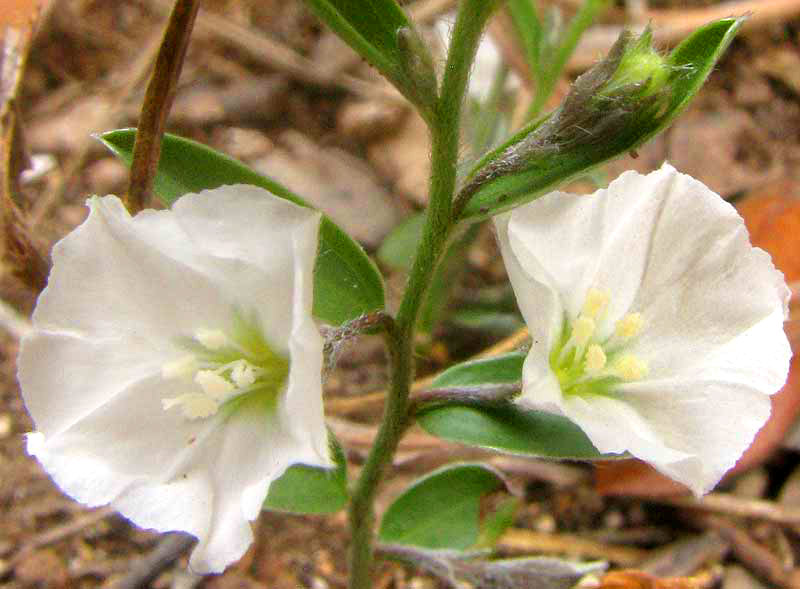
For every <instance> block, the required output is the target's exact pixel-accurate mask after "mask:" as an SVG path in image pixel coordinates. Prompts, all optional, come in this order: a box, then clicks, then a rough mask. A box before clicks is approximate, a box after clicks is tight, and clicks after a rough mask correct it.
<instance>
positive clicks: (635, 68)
mask: <svg viewBox="0 0 800 589" xmlns="http://www.w3.org/2000/svg"><path fill="white" fill-rule="evenodd" d="M652 36H653V35H652V31H651V30H650V29H649V28H648V29H645V31H644V32H643V33H642V35H641V36H640V37H639V38H638V39H637V40H636V41H635V42H632V43H629V44H628V46H627V47H626V48H625V52H624V53H623V54H622V57H621V58H620V60H619V65H617V69H616V71H615V72H614V74H613V75H612V76H611V79H610V80H609V81H608V83H607V84H606V86H605V87H604V88H603V89H602V90H601V94H602V95H604V96H609V97H610V96H614V95H615V94H616V93H618V92H634V93H638V94H639V96H640V97H646V96H652V95H653V94H655V93H656V92H659V91H660V90H662V89H663V88H664V87H665V86H666V84H667V82H668V80H669V76H670V72H671V71H672V70H673V69H674V68H673V67H671V66H670V65H669V64H668V63H667V61H666V59H664V57H662V56H661V55H660V54H659V53H658V52H657V51H656V50H655V49H653V46H652V44H651V40H652Z"/></svg>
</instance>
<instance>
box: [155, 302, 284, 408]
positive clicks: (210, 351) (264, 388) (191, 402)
mask: <svg viewBox="0 0 800 589" xmlns="http://www.w3.org/2000/svg"><path fill="white" fill-rule="evenodd" d="M181 347H183V348H185V349H186V350H187V354H186V355H185V356H182V357H180V358H178V359H176V360H173V361H171V362H167V363H166V364H164V365H163V366H162V367H161V374H162V376H163V377H164V378H165V379H180V380H183V381H185V382H186V383H187V389H189V390H187V392H185V393H183V394H181V395H179V396H177V397H171V398H167V399H162V400H161V404H162V406H163V408H164V410H165V411H169V410H171V409H173V408H178V409H180V411H181V412H182V413H183V416H184V417H185V418H186V419H189V420H196V419H205V418H207V417H211V416H212V415H215V414H216V413H217V412H218V411H219V410H220V408H222V407H223V406H226V407H231V408H233V407H235V406H239V405H240V404H242V403H244V402H260V403H262V404H263V405H264V406H267V407H274V404H275V401H276V400H277V397H278V394H279V393H280V391H281V389H282V388H283V385H284V383H285V382H286V377H287V376H288V374H289V363H288V361H287V360H286V359H285V358H283V356H281V355H279V354H278V353H276V352H275V351H274V350H273V349H272V348H271V347H270V346H269V344H268V343H267V341H266V339H265V338H264V335H263V334H262V333H261V330H260V328H259V327H258V323H257V321H256V320H255V318H251V319H250V320H247V319H245V318H244V317H243V316H242V315H241V314H239V313H238V312H237V313H235V315H234V326H233V329H232V330H231V332H230V333H226V332H225V331H223V330H220V329H207V328H202V329H198V330H197V331H195V332H194V334H193V337H191V338H183V339H182V340H181ZM190 383H191V384H190Z"/></svg>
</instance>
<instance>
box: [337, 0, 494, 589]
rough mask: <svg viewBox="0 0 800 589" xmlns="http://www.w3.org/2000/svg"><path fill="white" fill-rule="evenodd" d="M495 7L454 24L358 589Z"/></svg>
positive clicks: (368, 487) (375, 457) (371, 470)
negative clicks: (473, 82) (465, 116)
mask: <svg viewBox="0 0 800 589" xmlns="http://www.w3.org/2000/svg"><path fill="white" fill-rule="evenodd" d="M495 6H496V2H495V1H494V0H463V1H462V3H461V6H460V8H459V12H458V17H457V18H456V23H455V26H454V28H453V34H452V39H451V41H450V51H449V53H448V56H447V63H446V65H445V72H444V78H443V80H442V89H441V93H440V97H439V100H438V102H437V104H436V109H435V112H434V117H433V120H432V121H431V123H430V130H431V143H432V147H431V181H430V192H429V195H430V207H429V209H428V215H427V220H426V224H425V227H424V229H423V234H422V239H421V241H420V245H419V247H418V249H417V257H416V259H415V260H414V265H413V266H412V268H411V272H410V274H409V278H408V284H407V286H406V291H405V294H404V296H403V301H402V303H401V304H400V310H399V311H398V313H397V319H396V322H395V326H394V329H393V330H392V331H391V332H387V334H386V340H387V347H388V349H389V359H390V363H391V373H390V386H389V396H388V399H387V401H386V407H385V409H384V414H383V420H382V422H381V425H380V428H379V430H378V434H377V436H376V438H375V443H374V445H373V446H372V450H371V451H370V453H369V456H368V457H367V460H366V462H365V463H364V467H363V468H362V469H361V475H360V476H359V478H358V481H357V482H356V484H355V487H354V489H353V493H352V497H351V500H350V510H349V519H350V530H351V539H350V542H351V548H350V583H349V587H350V589H370V587H372V565H373V561H374V551H375V549H374V527H375V512H374V507H373V504H374V501H375V494H376V492H377V489H378V484H379V483H380V481H381V478H382V475H383V471H384V469H385V468H386V465H387V464H389V463H390V462H391V460H392V456H393V455H394V452H395V450H396V449H397V444H398V442H399V441H400V438H401V437H402V435H403V432H404V431H405V429H406V427H407V426H408V423H409V402H408V397H409V391H410V388H411V382H412V380H413V376H414V365H413V359H414V353H413V352H414V350H413V342H414V328H415V325H416V322H417V317H418V316H419V311H420V307H421V305H422V302H423V301H424V297H425V292H426V290H427V289H428V286H429V284H430V281H431V277H432V276H433V272H434V270H435V268H436V264H437V262H438V261H439V258H440V257H441V255H442V252H443V250H444V247H445V244H446V243H447V238H448V235H449V234H450V230H451V229H452V226H453V221H452V216H451V205H452V200H453V193H454V192H455V186H456V168H457V162H458V144H459V129H460V119H461V107H462V104H463V101H464V94H465V92H466V89H467V81H468V79H469V71H470V67H471V66H472V61H473V59H474V57H475V51H476V50H477V48H478V42H479V41H480V37H481V32H482V31H483V27H484V25H485V24H486V20H487V19H488V18H489V15H490V14H491V12H492V10H493V9H494V7H495Z"/></svg>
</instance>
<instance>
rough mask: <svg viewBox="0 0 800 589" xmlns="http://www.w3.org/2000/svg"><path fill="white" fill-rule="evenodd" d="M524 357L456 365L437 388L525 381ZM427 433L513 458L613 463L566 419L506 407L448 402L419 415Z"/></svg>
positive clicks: (611, 456) (510, 405) (609, 456)
mask: <svg viewBox="0 0 800 589" xmlns="http://www.w3.org/2000/svg"><path fill="white" fill-rule="evenodd" d="M524 361H525V356H524V355H523V354H516V353H515V354H507V355H505V356H498V357H496V358H489V359H486V360H474V361H471V362H465V363H463V364H457V365H456V366H453V367H451V368H449V369H447V370H445V371H444V372H443V373H442V374H440V375H439V376H438V377H436V379H435V380H434V381H433V383H432V386H433V387H451V386H472V385H482V384H502V383H509V382H517V381H520V380H522V364H523V362H524ZM417 419H418V423H419V424H420V426H422V428H423V429H424V430H425V431H427V432H428V433H429V434H432V435H434V436H437V437H439V438H443V439H445V440H449V441H452V442H459V443H461V444H467V445H469V446H479V447H481V448H489V449H491V450H498V451H501V452H508V453H511V454H522V455H526V456H539V457H544V458H558V459H573V460H609V459H613V458H617V456H615V455H608V454H601V453H599V452H598V451H597V450H596V449H595V447H594V446H593V445H592V443H591V441H589V438H588V437H587V436H586V434H585V433H583V430H581V429H580V428H579V427H578V426H577V425H575V424H574V423H572V422H571V421H570V420H568V419H567V418H566V417H562V416H560V415H553V414H551V413H545V412H543V411H526V410H523V409H521V408H519V407H518V406H516V405H514V404H512V403H509V404H506V405H491V406H489V405H476V404H469V405H466V404H464V405H459V404H450V405H443V406H438V407H433V408H431V409H426V410H423V411H421V412H420V413H419V415H418V417H417Z"/></svg>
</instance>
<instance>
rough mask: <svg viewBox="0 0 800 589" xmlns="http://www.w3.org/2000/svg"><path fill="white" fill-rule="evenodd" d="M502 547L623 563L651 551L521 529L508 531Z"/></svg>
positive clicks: (630, 563)
mask: <svg viewBox="0 0 800 589" xmlns="http://www.w3.org/2000/svg"><path fill="white" fill-rule="evenodd" d="M498 547H499V548H500V549H501V550H507V551H512V552H515V553H525V554H563V555H569V556H575V557H582V558H599V559H602V560H609V561H611V562H614V563H617V564H619V565H622V566H636V565H637V564H639V563H640V562H642V561H643V560H644V559H645V558H647V556H648V555H649V554H650V553H649V552H648V551H646V550H640V549H638V548H629V547H627V546H613V545H610V544H603V543H602V542H596V541H594V540H589V539H587V538H582V537H581V536H576V535H574V534H545V533H542V532H535V531H533V530H524V529H520V528H510V529H509V530H507V531H506V533H505V534H503V535H502V536H501V538H500V542H499V544H498Z"/></svg>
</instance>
